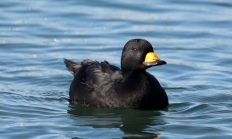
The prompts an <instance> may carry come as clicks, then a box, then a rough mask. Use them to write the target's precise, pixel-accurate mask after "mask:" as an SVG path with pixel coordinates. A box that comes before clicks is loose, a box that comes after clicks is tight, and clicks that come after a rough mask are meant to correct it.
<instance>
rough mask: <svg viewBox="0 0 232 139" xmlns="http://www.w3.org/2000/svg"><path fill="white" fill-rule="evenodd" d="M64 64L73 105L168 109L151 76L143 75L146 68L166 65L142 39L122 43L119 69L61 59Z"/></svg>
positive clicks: (105, 63)
mask: <svg viewBox="0 0 232 139" xmlns="http://www.w3.org/2000/svg"><path fill="white" fill-rule="evenodd" d="M148 53H150V54H148ZM149 56H150V57H149ZM64 63H65V64H66V67H67V68H68V70H69V71H70V72H71V73H72V74H73V76H74V79H73V81H72V84H71V86H70V90H69V95H70V101H71V102H72V103H75V104H79V105H84V106H97V107H107V108H138V109H156V110H159V109H164V108H166V107H167V106H168V97H167V94H166V92H165V90H164V89H163V88H162V87H161V85H160V83H159V82H158V80H157V79H156V78H155V77H154V76H153V75H151V74H150V73H148V72H146V69H147V68H149V67H152V66H157V65H163V64H166V62H165V61H163V60H160V59H159V58H158V57H157V56H156V55H155V54H154V51H153V47H152V45H151V44H150V43H149V42H148V41H146V40H144V39H132V40H130V41H128V42H127V43H126V44H125V46H124V48H123V51H122V57H121V69H120V68H118V67H116V66H113V65H110V64H109V63H108V62H107V61H104V62H98V61H92V60H83V61H82V62H81V63H75V62H72V61H71V60H67V59H64Z"/></svg>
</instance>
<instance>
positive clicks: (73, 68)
mask: <svg viewBox="0 0 232 139" xmlns="http://www.w3.org/2000/svg"><path fill="white" fill-rule="evenodd" d="M64 63H65V66H66V67H67V69H68V71H69V72H70V73H71V74H72V75H75V74H76V73H77V72H78V71H79V69H80V68H81V65H80V64H79V63H76V62H73V61H71V60H68V59H65V58H64Z"/></svg>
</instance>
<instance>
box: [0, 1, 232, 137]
mask: <svg viewBox="0 0 232 139" xmlns="http://www.w3.org/2000/svg"><path fill="white" fill-rule="evenodd" d="M0 13H1V14H0V56H1V58H0V82H1V83H0V94H1V95H0V125H1V128H0V138H10V139H12V138H23V139H24V138H43V139H44V138H49V139H50V138H94V139H96V138H97V139H98V138H99V139H107V138H131V139H134V138H148V139H152V138H155V137H157V136H159V137H160V139H173V138H180V139H182V138H183V139H187V138H191V139H212V138H223V139H230V138H231V137H232V124H231V123H232V117H231V114H232V87H231V82H232V47H231V44H232V26H231V25H232V14H231V13H232V2H231V1H230V0H211V1H210V0H206V1H199V0H189V1H179V0H164V1H152V0H146V1H140V0H133V1H132V0H130V1H122V0H119V1H97V0H95V1H91V2H90V1H81V0H68V1H61V0H60V1H57V0H49V1H47V0H39V1H34V0H25V1H19V0H3V1H0ZM133 38H144V39H146V40H148V41H149V42H150V43H151V44H152V45H153V47H154V50H155V52H156V54H157V55H158V56H159V57H160V58H161V59H164V60H165V61H167V63H168V64H167V65H164V66H159V67H154V68H150V69H149V70H148V71H149V72H150V73H152V74H153V75H154V76H156V78H157V79H158V80H159V81H160V83H161V85H162V86H163V87H164V89H165V90H166V92H167V94H168V96H169V100H170V106H169V107H168V108H167V109H166V110H162V111H142V110H132V109H122V110H121V109H103V108H93V107H80V106H74V105H72V104H69V103H68V102H67V101H66V100H65V98H68V97H69V96H68V90H69V86H70V83H71V81H72V78H73V77H72V75H71V74H70V73H69V72H68V71H66V68H65V66H64V64H63V58H68V59H72V60H75V61H77V62H80V61H81V60H83V59H93V60H99V61H103V60H107V61H109V62H110V63H112V64H114V65H116V66H119V67H120V56H121V50H122V48H123V46H124V44H125V43H126V42H127V41H128V40H130V39H133Z"/></svg>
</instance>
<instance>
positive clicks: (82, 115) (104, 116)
mask: <svg viewBox="0 0 232 139" xmlns="http://www.w3.org/2000/svg"><path fill="white" fill-rule="evenodd" d="M68 113H69V114H70V116H71V119H73V124H74V125H75V126H88V127H92V128H103V129H105V128H107V129H120V130H121V131H122V133H123V134H124V137H125V138H129V137H130V138H135V137H142V136H146V137H150V138H154V137H157V134H156V131H155V130H154V131H152V130H151V131H150V130H149V127H150V126H162V125H165V123H166V122H165V121H164V119H162V112H159V111H142V110H133V109H104V108H93V107H80V106H72V105H70V110H68ZM112 137H114V136H110V137H109V138H112Z"/></svg>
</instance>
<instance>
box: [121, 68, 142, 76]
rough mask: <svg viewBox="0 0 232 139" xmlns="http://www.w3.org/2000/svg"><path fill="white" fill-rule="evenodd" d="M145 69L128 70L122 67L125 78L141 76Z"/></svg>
mask: <svg viewBox="0 0 232 139" xmlns="http://www.w3.org/2000/svg"><path fill="white" fill-rule="evenodd" d="M144 73H145V70H142V69H137V70H126V69H122V75H123V77H124V78H130V77H133V78H135V77H137V76H140V75H141V74H144Z"/></svg>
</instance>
